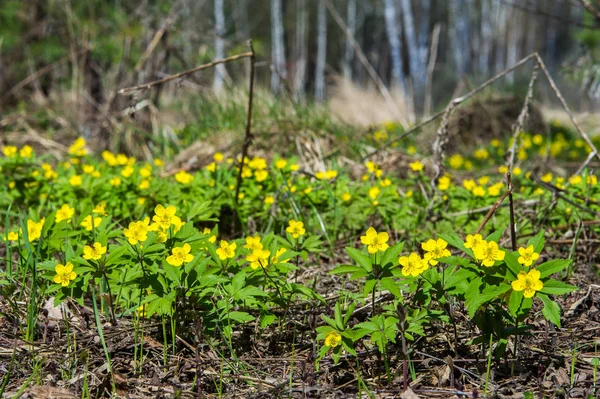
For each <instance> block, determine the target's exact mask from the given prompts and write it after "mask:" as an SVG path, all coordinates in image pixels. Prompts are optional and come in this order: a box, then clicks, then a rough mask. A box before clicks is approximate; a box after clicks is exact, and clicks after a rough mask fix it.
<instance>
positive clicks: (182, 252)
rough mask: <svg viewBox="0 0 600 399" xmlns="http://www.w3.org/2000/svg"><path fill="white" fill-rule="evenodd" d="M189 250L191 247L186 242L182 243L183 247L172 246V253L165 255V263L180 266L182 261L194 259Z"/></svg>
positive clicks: (186, 261)
mask: <svg viewBox="0 0 600 399" xmlns="http://www.w3.org/2000/svg"><path fill="white" fill-rule="evenodd" d="M191 250H192V247H191V246H190V244H188V243H185V244H183V247H176V248H173V250H172V251H171V253H172V255H170V256H167V263H168V264H169V265H171V266H181V265H183V264H184V263H188V262H191V261H192V260H194V256H193V255H192V254H190V251H191Z"/></svg>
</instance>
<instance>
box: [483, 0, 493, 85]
mask: <svg viewBox="0 0 600 399" xmlns="http://www.w3.org/2000/svg"><path fill="white" fill-rule="evenodd" d="M490 1H492V0H482V2H481V46H480V47H479V72H480V73H481V74H482V75H483V76H488V75H489V74H490V68H489V67H490V61H491V58H492V49H493V44H494V26H493V23H494V15H493V14H492V13H493V9H492V5H491V3H490Z"/></svg>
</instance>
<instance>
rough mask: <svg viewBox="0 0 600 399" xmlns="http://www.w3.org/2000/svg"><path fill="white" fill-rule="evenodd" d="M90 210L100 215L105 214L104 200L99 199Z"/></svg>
mask: <svg viewBox="0 0 600 399" xmlns="http://www.w3.org/2000/svg"><path fill="white" fill-rule="evenodd" d="M92 212H94V213H95V214H98V215H101V216H104V215H106V201H100V203H99V204H98V205H96V206H95V207H94V210H93V211H92Z"/></svg>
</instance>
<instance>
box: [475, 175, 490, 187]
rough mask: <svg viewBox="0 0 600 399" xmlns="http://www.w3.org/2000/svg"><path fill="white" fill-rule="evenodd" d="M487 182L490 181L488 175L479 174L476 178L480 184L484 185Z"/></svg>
mask: <svg viewBox="0 0 600 399" xmlns="http://www.w3.org/2000/svg"><path fill="white" fill-rule="evenodd" d="M489 182H490V177H489V176H481V177H480V178H479V179H477V183H479V184H481V185H482V186H485V185H486V184H488V183H489Z"/></svg>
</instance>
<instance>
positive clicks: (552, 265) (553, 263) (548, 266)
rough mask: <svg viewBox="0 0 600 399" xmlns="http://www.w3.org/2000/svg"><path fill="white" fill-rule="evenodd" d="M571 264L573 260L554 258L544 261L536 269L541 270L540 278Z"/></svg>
mask: <svg viewBox="0 0 600 399" xmlns="http://www.w3.org/2000/svg"><path fill="white" fill-rule="evenodd" d="M570 264H571V261H570V260H569V259H552V260H549V261H548V262H544V263H542V264H541V265H539V266H538V267H536V269H537V270H538V271H539V272H540V278H544V277H547V276H550V275H552V274H554V273H557V272H559V271H561V270H563V269H564V268H566V267H568V266H569V265H570Z"/></svg>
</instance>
